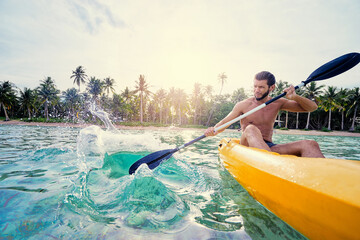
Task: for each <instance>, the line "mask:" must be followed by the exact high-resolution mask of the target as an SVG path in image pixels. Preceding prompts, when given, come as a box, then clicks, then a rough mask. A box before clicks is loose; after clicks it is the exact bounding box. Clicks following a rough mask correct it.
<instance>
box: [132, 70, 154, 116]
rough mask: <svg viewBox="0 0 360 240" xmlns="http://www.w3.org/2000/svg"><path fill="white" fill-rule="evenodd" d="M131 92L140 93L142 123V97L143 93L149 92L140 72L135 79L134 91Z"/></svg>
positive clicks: (148, 93) (147, 93)
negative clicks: (136, 79)
mask: <svg viewBox="0 0 360 240" xmlns="http://www.w3.org/2000/svg"><path fill="white" fill-rule="evenodd" d="M133 93H135V94H136V93H139V95H140V122H141V123H143V114H144V113H143V110H144V109H143V106H144V97H145V95H150V94H151V92H150V90H149V86H148V84H147V83H146V80H145V76H144V75H141V74H140V77H139V81H136V86H135V91H134V92H133Z"/></svg>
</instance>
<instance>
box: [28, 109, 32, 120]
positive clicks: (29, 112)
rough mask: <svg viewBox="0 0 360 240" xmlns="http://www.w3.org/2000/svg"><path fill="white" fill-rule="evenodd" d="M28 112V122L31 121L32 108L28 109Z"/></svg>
mask: <svg viewBox="0 0 360 240" xmlns="http://www.w3.org/2000/svg"><path fill="white" fill-rule="evenodd" d="M27 110H28V115H29V118H28V120H30V119H31V110H30V107H28V108H27Z"/></svg>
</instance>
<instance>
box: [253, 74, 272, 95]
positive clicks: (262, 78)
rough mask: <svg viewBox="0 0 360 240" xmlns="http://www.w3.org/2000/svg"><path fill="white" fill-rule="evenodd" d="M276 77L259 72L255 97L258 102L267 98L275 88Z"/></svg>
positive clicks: (255, 81) (256, 76)
mask: <svg viewBox="0 0 360 240" xmlns="http://www.w3.org/2000/svg"><path fill="white" fill-rule="evenodd" d="M275 82H276V79H275V76H274V75H273V74H272V73H270V72H267V71H262V72H259V73H257V74H256V75H255V79H254V96H255V99H256V100H257V101H261V100H263V99H264V98H266V97H267V96H268V95H269V93H270V92H271V91H273V90H274V88H275Z"/></svg>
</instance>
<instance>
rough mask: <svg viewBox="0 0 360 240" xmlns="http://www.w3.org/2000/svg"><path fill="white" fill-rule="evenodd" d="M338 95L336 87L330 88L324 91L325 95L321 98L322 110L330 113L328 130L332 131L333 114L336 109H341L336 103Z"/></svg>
mask: <svg viewBox="0 0 360 240" xmlns="http://www.w3.org/2000/svg"><path fill="white" fill-rule="evenodd" d="M336 95H337V91H336V87H333V86H328V88H327V89H326V90H325V91H324V95H322V96H321V98H320V101H321V108H323V109H324V110H325V112H327V111H329V119H328V120H329V121H328V130H331V112H332V110H334V109H335V108H339V105H338V104H337V103H336Z"/></svg>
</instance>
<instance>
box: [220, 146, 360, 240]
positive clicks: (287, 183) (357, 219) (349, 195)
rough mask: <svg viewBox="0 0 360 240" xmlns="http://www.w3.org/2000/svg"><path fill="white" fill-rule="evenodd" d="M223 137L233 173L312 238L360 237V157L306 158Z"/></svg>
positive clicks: (223, 148)
mask: <svg viewBox="0 0 360 240" xmlns="http://www.w3.org/2000/svg"><path fill="white" fill-rule="evenodd" d="M239 142H240V140H239V139H222V140H221V142H220V145H219V155H220V158H221V160H222V161H223V165H224V167H225V168H226V169H227V170H228V171H229V172H230V174H231V175H232V176H233V177H234V178H235V179H236V180H237V181H238V182H239V183H240V184H241V185H242V186H243V187H244V188H245V189H246V190H247V191H248V193H249V194H250V195H251V196H252V197H253V198H255V199H256V200H257V201H259V202H260V203H261V204H262V205H263V206H265V207H266V208H267V209H268V210H270V211H271V212H273V213H274V214H275V215H277V216H278V217H279V218H281V219H282V220H283V221H285V222H287V223H288V224H289V225H291V226H292V227H293V228H295V229H296V230H298V231H299V232H301V233H302V234H303V235H304V236H306V237H308V238H309V239H360V161H356V160H341V159H328V158H325V159H323V158H302V157H296V156H290V155H279V154H277V153H273V152H268V151H266V150H259V149H256V148H249V147H245V146H242V145H240V144H239Z"/></svg>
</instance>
